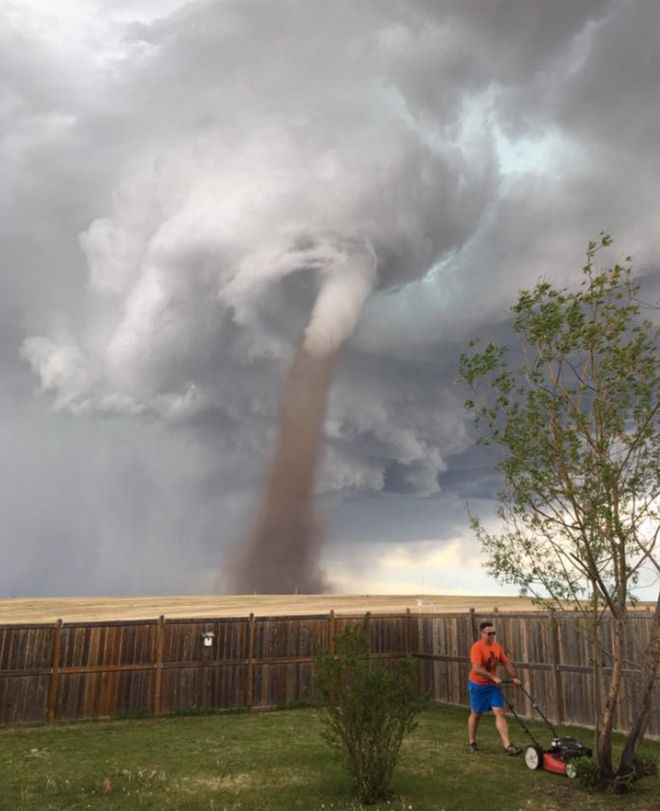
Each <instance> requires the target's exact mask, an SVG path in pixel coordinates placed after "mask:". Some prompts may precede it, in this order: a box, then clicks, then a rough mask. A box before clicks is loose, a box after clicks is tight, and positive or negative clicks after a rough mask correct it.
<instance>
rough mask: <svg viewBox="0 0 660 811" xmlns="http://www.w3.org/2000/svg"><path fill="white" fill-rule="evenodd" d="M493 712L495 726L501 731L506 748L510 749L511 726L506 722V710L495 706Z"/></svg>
mask: <svg viewBox="0 0 660 811" xmlns="http://www.w3.org/2000/svg"><path fill="white" fill-rule="evenodd" d="M493 714H494V715H495V726H496V727H497V731H498V732H499V733H500V738H501V739H502V743H503V744H504V748H505V749H508V748H509V747H510V746H511V738H509V726H508V724H507V722H506V715H505V714H504V710H503V709H502V707H493Z"/></svg>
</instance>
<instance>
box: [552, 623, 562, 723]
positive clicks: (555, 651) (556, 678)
mask: <svg viewBox="0 0 660 811" xmlns="http://www.w3.org/2000/svg"><path fill="white" fill-rule="evenodd" d="M549 617H550V663H551V665H552V679H553V690H554V694H555V706H554V710H555V718H556V723H558V724H560V723H561V722H562V721H563V720H564V701H563V697H562V691H561V670H560V669H559V625H558V624H557V618H556V616H555V609H554V608H551V609H550V611H549Z"/></svg>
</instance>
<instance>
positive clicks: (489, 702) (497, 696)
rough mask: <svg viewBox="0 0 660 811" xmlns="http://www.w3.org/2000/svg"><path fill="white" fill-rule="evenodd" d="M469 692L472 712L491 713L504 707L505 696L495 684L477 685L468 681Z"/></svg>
mask: <svg viewBox="0 0 660 811" xmlns="http://www.w3.org/2000/svg"><path fill="white" fill-rule="evenodd" d="M468 690H469V693H470V709H471V710H472V712H490V710H494V709H499V708H500V707H504V696H503V695H502V693H501V691H500V689H499V688H498V687H496V686H495V685H494V684H477V683H476V682H474V681H472V680H471V679H468Z"/></svg>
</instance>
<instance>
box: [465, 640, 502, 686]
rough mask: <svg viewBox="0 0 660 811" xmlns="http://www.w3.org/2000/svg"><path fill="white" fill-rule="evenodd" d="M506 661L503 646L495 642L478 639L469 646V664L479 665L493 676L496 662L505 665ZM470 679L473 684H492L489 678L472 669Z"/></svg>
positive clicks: (495, 671)
mask: <svg viewBox="0 0 660 811" xmlns="http://www.w3.org/2000/svg"><path fill="white" fill-rule="evenodd" d="M508 661H509V657H508V656H507V655H506V653H504V648H503V647H502V646H501V645H498V643H497V642H493V644H492V645H489V644H487V643H486V642H484V640H483V639H480V640H478V641H477V642H475V643H474V645H473V646H472V647H471V648H470V664H471V665H480V666H481V667H483V668H485V669H486V670H487V671H488V672H489V673H491V674H492V675H493V676H494V675H495V674H496V673H497V665H498V663H499V664H502V665H505V664H506V663H507V662H508ZM470 681H473V682H474V683H475V684H492V681H490V679H487V678H486V677H485V676H481V675H480V674H479V673H475V672H474V670H471V671H470Z"/></svg>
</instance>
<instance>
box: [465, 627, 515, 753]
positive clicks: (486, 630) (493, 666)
mask: <svg viewBox="0 0 660 811" xmlns="http://www.w3.org/2000/svg"><path fill="white" fill-rule="evenodd" d="M479 631H480V633H481V639H479V640H477V642H475V643H474V645H472V647H471V648H470V664H471V665H472V669H471V671H470V677H469V679H468V690H469V693H470V709H471V712H470V717H469V718H468V745H469V747H470V752H476V751H477V727H478V726H479V719H480V718H481V713H483V712H490V710H492V711H493V714H494V715H495V726H496V727H497V731H498V732H499V733H500V738H501V739H502V744H503V745H504V751H505V752H506V754H507V755H518V754H520V752H521V751H522V750H521V749H518V747H517V746H514V745H513V744H512V743H511V738H510V737H509V727H508V725H507V722H506V716H505V715H504V697H503V696H502V693H501V691H500V684H502V679H501V678H500V677H499V676H498V675H497V666H498V664H501V665H502V666H503V667H504V669H505V670H506V672H507V673H508V674H509V676H510V677H511V679H512V681H513V683H514V684H515V685H516V686H520V683H521V682H520V679H519V678H518V675H517V673H516V668H515V667H514V665H513V662H511V660H510V659H509V657H508V656H507V655H506V653H505V652H504V649H503V648H502V646H501V645H499V644H498V643H497V642H496V641H495V628H493V623H492V622H482V623H481V625H480V626H479Z"/></svg>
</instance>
